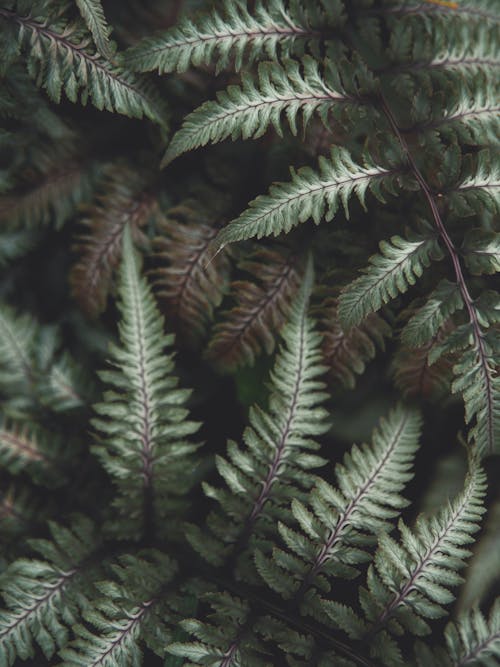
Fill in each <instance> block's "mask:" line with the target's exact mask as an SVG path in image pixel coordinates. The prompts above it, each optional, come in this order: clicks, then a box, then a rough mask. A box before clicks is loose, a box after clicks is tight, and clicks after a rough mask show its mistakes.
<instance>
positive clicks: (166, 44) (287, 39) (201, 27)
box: [124, 0, 342, 74]
mask: <svg viewBox="0 0 500 667" xmlns="http://www.w3.org/2000/svg"><path fill="white" fill-rule="evenodd" d="M309 13H310V14H311V16H308V13H307V12H305V11H304V10H302V9H301V8H300V7H299V5H298V3H290V6H289V7H287V6H286V4H285V2H283V0H266V1H265V2H263V1H261V0H258V2H256V3H255V6H254V8H253V10H252V11H250V10H249V8H248V7H247V3H246V2H244V1H243V0H236V1H231V0H226V1H225V2H224V3H223V5H222V12H219V11H217V10H215V11H213V12H212V13H211V14H205V15H200V16H199V17H198V19H197V20H195V21H193V20H192V19H191V18H187V17H186V18H184V19H182V20H181V21H180V22H179V23H178V24H177V25H176V26H175V27H173V28H171V29H170V30H168V31H167V32H164V33H163V34H160V35H159V36H158V37H151V38H147V39H145V40H143V41H142V42H140V43H139V44H138V45H137V46H134V47H132V48H131V49H129V50H128V51H127V52H126V53H125V55H124V62H125V64H126V65H127V66H129V67H131V68H132V69H135V70H139V71H142V72H147V71H150V70H153V69H158V71H159V72H160V74H163V73H165V72H174V71H177V72H184V71H186V70H187V69H188V68H189V67H190V66H191V65H194V66H197V67H199V66H201V65H209V64H211V63H215V65H216V71H217V72H219V71H220V70H221V69H224V68H226V67H228V66H229V64H230V63H233V64H234V68H235V69H236V71H238V70H240V69H241V68H242V67H243V64H250V63H252V62H253V61H254V60H256V59H258V58H262V57H268V58H269V59H270V60H274V61H276V60H277V59H278V56H281V57H285V56H287V55H290V54H291V53H292V51H294V50H295V48H294V47H295V45H296V43H297V42H299V43H302V44H303V43H304V42H307V41H309V40H311V39H312V38H317V37H318V35H319V29H320V28H321V27H322V26H324V25H325V20H326V21H328V24H329V25H334V24H335V23H340V22H341V13H342V5H341V3H340V2H337V0H335V1H333V2H324V1H323V0H320V2H319V3H318V6H317V8H316V7H315V8H311V9H310V10H309ZM313 26H314V27H313Z"/></svg>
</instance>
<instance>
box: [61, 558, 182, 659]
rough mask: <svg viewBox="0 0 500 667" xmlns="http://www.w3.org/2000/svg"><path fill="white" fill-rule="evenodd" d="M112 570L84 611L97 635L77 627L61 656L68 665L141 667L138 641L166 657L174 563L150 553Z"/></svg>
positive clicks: (98, 585)
mask: <svg viewBox="0 0 500 667" xmlns="http://www.w3.org/2000/svg"><path fill="white" fill-rule="evenodd" d="M112 569H113V573H114V579H113V580H111V581H103V582H99V583H98V584H96V587H97V589H98V591H99V593H100V594H101V596H102V597H99V598H98V599H97V601H96V602H94V603H93V606H92V607H90V605H89V606H88V607H87V608H86V609H85V611H84V613H83V616H84V619H85V621H87V623H88V624H90V625H91V626H93V627H94V628H95V629H96V631H95V632H92V631H90V630H89V629H88V628H87V627H85V626H83V625H81V624H78V625H76V626H75V633H76V636H77V638H76V639H74V640H73V641H72V642H70V644H69V645H68V646H67V647H65V648H64V649H63V650H62V651H61V652H60V654H61V657H62V658H63V660H64V665H66V666H67V667H91V666H92V667H97V666H98V665H99V667H115V666H116V665H122V664H127V665H140V664H142V648H141V644H140V643H139V642H141V643H142V641H144V643H145V644H146V645H147V646H149V647H150V648H152V649H153V650H154V651H155V652H156V653H157V654H158V655H159V656H163V655H164V654H165V645H166V643H167V642H168V640H169V634H170V633H169V628H168V625H167V618H168V611H169V609H168V605H167V604H166V603H165V599H164V598H165V592H166V589H167V587H168V585H169V584H171V582H172V579H173V577H174V576H175V574H176V570H177V568H176V564H175V562H174V561H172V560H171V559H169V558H168V557H167V556H165V555H164V554H162V553H160V552H158V551H148V552H141V553H140V554H139V555H134V556H131V555H130V556H123V557H122V558H121V559H120V560H119V562H118V563H117V564H115V565H114V566H112ZM165 616H167V618H165ZM103 629H105V631H104V632H103ZM160 637H161V638H160Z"/></svg>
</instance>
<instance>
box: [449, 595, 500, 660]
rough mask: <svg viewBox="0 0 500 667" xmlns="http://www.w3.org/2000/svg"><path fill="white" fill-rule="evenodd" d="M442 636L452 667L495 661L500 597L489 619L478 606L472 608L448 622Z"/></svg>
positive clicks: (499, 643)
mask: <svg viewBox="0 0 500 667" xmlns="http://www.w3.org/2000/svg"><path fill="white" fill-rule="evenodd" d="M445 639H446V645H447V648H448V653H449V655H450V657H451V660H452V664H453V667H466V666H467V665H471V666H472V665H483V666H484V667H489V666H490V665H494V664H495V662H497V661H498V660H500V598H497V599H496V600H495V603H494V604H493V606H492V608H491V611H490V617H489V619H488V621H486V619H485V618H484V616H483V614H482V613H481V611H480V610H479V609H473V610H471V611H470V612H468V613H466V614H462V615H461V616H459V618H458V620H457V622H456V623H450V624H449V625H448V626H447V628H446V630H445Z"/></svg>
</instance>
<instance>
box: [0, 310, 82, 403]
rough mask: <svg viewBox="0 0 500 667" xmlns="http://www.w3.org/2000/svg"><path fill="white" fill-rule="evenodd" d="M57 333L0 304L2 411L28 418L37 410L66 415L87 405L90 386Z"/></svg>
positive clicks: (31, 318)
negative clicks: (66, 412)
mask: <svg viewBox="0 0 500 667" xmlns="http://www.w3.org/2000/svg"><path fill="white" fill-rule="evenodd" d="M59 348H60V336H59V332H58V330H57V329H56V328H55V327H54V326H51V325H40V323H39V322H37V321H36V320H35V318H34V317H32V316H31V315H29V314H18V313H17V312H16V311H15V310H14V309H13V308H11V307H10V306H8V305H7V304H0V387H1V388H2V390H3V392H4V393H5V396H4V410H5V411H7V412H9V413H10V414H14V415H16V416H19V414H21V415H23V416H26V411H28V412H29V413H31V412H32V411H33V410H34V409H39V408H40V407H41V406H44V407H48V408H50V409H51V410H53V411H54V412H64V411H66V410H72V409H74V408H77V407H82V406H83V405H85V404H86V403H88V399H89V397H90V395H91V392H92V385H91V382H90V381H89V380H88V378H87V377H86V373H85V371H84V369H82V368H81V366H80V365H79V364H77V363H76V362H75V360H74V359H73V358H72V357H71V355H70V354H69V353H68V352H67V351H64V350H63V351H60V350H59Z"/></svg>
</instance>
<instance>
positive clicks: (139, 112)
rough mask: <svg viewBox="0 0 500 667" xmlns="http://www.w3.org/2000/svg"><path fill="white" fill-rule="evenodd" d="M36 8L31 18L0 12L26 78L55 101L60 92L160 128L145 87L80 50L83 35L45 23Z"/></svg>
mask: <svg viewBox="0 0 500 667" xmlns="http://www.w3.org/2000/svg"><path fill="white" fill-rule="evenodd" d="M41 9H42V8H40V7H38V6H37V5H36V4H35V6H34V7H33V8H32V13H31V14H29V15H23V14H22V13H17V12H16V11H10V10H7V9H0V20H2V21H6V22H8V23H9V24H10V25H13V26H15V27H16V29H17V39H18V42H19V46H20V48H21V49H22V51H23V52H25V53H26V56H27V61H28V70H29V72H30V74H31V76H32V77H33V78H34V79H35V80H36V81H37V82H39V84H40V85H43V86H44V88H45V90H46V91H47V94H48V95H49V97H50V98H51V99H52V100H54V101H55V102H59V101H60V99H61V93H62V91H64V92H65V94H66V96H67V97H68V99H69V100H70V101H71V102H76V101H77V100H78V98H79V99H80V101H81V103H82V104H85V103H86V102H87V100H88V99H89V98H90V99H91V100H92V103H93V104H94V106H95V107H97V108H98V109H100V110H102V109H106V110H107V111H116V112H118V113H122V114H125V115H127V116H133V117H135V118H142V117H143V116H146V117H149V118H151V119H152V120H154V121H156V122H158V123H160V124H164V123H165V113H164V111H163V110H162V108H161V104H160V102H159V101H158V99H155V97H154V93H153V91H152V89H151V87H149V86H146V85H145V84H143V83H142V82H141V81H140V80H139V79H137V77H135V76H133V75H132V74H130V73H128V72H126V71H124V70H122V69H120V68H119V67H117V66H116V65H112V64H110V63H109V62H108V61H107V60H104V59H102V58H101V57H99V56H96V55H95V54H93V53H92V52H91V51H89V50H88V49H87V48H85V47H84V46H82V42H84V41H85V37H86V35H85V31H82V30H81V28H80V27H78V25H76V24H74V25H69V24H67V22H65V21H64V20H61V19H58V18H55V19H54V22H47V20H46V19H45V18H44V16H43V13H41V15H40V14H38V13H37V10H38V11H40V10H41Z"/></svg>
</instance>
